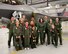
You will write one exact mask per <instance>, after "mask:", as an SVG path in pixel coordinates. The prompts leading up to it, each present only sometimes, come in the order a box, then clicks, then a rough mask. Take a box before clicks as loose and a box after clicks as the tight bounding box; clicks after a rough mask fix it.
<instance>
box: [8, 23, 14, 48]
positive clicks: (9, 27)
mask: <svg viewBox="0 0 68 54" xmlns="http://www.w3.org/2000/svg"><path fill="white" fill-rule="evenodd" d="M14 26H15V23H12V22H10V23H8V24H7V28H8V29H9V38H8V46H9V47H10V44H11V38H12V37H13V45H14V36H13V27H14Z"/></svg>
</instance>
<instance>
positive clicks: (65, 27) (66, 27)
mask: <svg viewBox="0 0 68 54" xmlns="http://www.w3.org/2000/svg"><path fill="white" fill-rule="evenodd" d="M62 31H63V32H64V33H68V21H64V22H62Z"/></svg>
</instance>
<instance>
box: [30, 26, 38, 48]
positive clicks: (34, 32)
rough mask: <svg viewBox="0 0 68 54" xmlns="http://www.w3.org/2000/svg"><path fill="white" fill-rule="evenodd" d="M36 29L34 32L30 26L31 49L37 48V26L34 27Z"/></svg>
mask: <svg viewBox="0 0 68 54" xmlns="http://www.w3.org/2000/svg"><path fill="white" fill-rule="evenodd" d="M34 27H35V29H34V30H33V29H32V28H33V27H31V26H30V33H31V48H36V37H37V34H36V26H34Z"/></svg>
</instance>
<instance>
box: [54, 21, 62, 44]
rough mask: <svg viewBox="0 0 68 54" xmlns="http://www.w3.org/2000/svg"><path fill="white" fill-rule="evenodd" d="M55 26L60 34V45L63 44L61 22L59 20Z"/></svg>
mask: <svg viewBox="0 0 68 54" xmlns="http://www.w3.org/2000/svg"><path fill="white" fill-rule="evenodd" d="M55 27H56V30H57V34H58V37H59V42H60V45H62V36H61V30H62V29H61V23H60V22H58V23H55Z"/></svg>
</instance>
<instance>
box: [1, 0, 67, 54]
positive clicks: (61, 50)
mask: <svg viewBox="0 0 68 54" xmlns="http://www.w3.org/2000/svg"><path fill="white" fill-rule="evenodd" d="M6 1H9V2H8V3H7V2H6ZM11 1H15V2H13V3H12V2H10V0H0V54H68V48H67V47H68V0H11ZM16 2H17V3H16ZM17 12H19V13H20V17H21V15H22V14H25V15H26V16H27V18H28V19H30V17H31V14H32V12H33V13H34V14H35V19H37V20H38V18H43V17H44V16H45V15H47V16H49V17H51V18H56V17H59V18H60V19H61V21H62V23H61V24H62V38H63V45H62V46H60V45H59V46H58V48H54V47H53V46H52V45H49V46H46V43H45V44H44V45H40V46H38V47H37V48H35V49H30V50H24V49H23V50H20V51H16V50H15V48H14V47H13V43H12V42H13V41H12V42H11V45H12V46H11V48H10V49H9V48H8V45H7V41H8V36H9V35H8V32H9V30H8V29H7V28H3V26H6V25H7V23H8V22H9V19H10V17H11V16H12V15H15V14H16V13H17Z"/></svg>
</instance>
